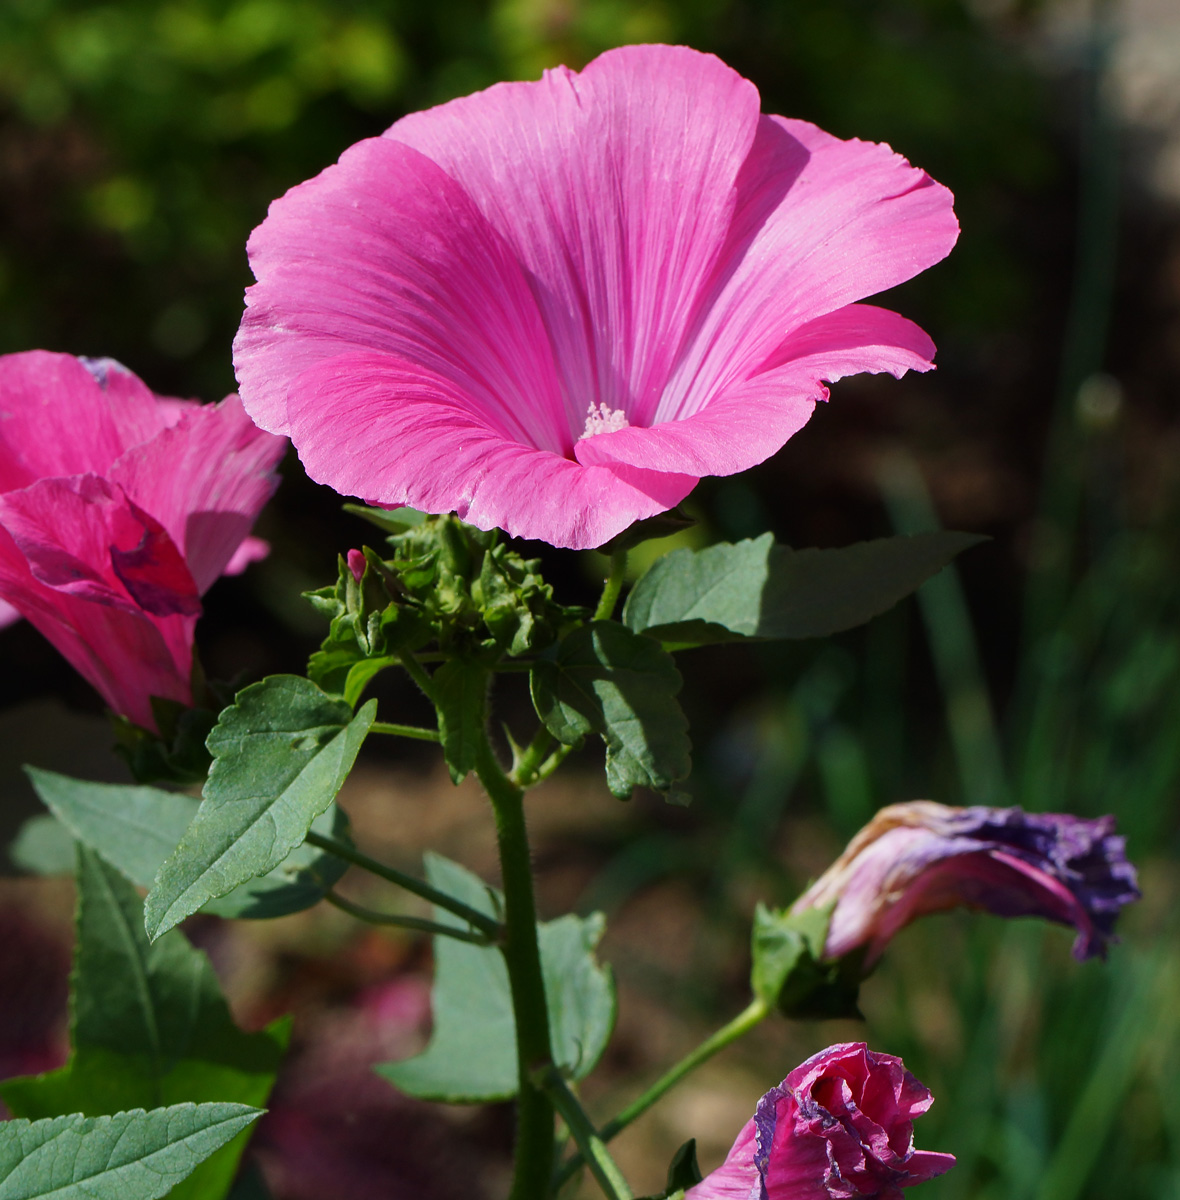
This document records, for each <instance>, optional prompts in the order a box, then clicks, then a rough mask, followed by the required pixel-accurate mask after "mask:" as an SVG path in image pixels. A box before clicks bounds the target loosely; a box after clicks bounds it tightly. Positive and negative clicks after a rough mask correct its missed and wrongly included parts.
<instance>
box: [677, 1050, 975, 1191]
mask: <svg viewBox="0 0 1180 1200" xmlns="http://www.w3.org/2000/svg"><path fill="white" fill-rule="evenodd" d="M933 1102H934V1097H933V1096H931V1094H930V1090H929V1088H927V1087H925V1086H924V1085H923V1084H921V1083H919V1082H918V1080H916V1079H915V1078H914V1077H913V1076H912V1075H911V1074H910V1073H909V1071H907V1070H906V1069H905V1067H904V1066H903V1065H902V1062H901V1059H900V1058H894V1057H893V1056H892V1055H890V1054H874V1053H873V1052H872V1051H871V1050H870V1049H869V1048H868V1047H867V1046H866V1045H865V1044H864V1043H863V1042H845V1043H843V1044H842V1045H838V1046H829V1047H828V1048H827V1049H826V1050H821V1051H820V1052H819V1053H818V1054H815V1055H812V1057H811V1058H809V1059H808V1060H807V1061H806V1062H805V1063H803V1065H802V1066H799V1067H796V1068H795V1070H793V1071H792V1072H791V1073H790V1075H788V1076H787V1077H786V1079H784V1080H783V1082H782V1084H781V1086H779V1087H776V1088H771V1089H770V1091H769V1092H767V1093H766V1095H765V1096H763V1097H762V1099H761V1100H760V1101H759V1103H758V1108H757V1110H756V1111H755V1113H754V1119H753V1120H752V1121H750V1122H749V1124H747V1125H746V1127H745V1128H744V1129H743V1130H742V1131H741V1133H739V1134H738V1138H737V1141H736V1142H734V1144H733V1149H732V1150H730V1152H729V1155H728V1157H727V1158H726V1160H725V1162H724V1163H723V1164H722V1165H721V1166H720V1167H718V1168H717V1170H716V1171H714V1172H712V1174H710V1175H708V1176H706V1177H705V1179H703V1180H702V1181H701V1182H700V1183H698V1184H697V1185H696V1186H695V1187H690V1188H689V1189H688V1191H687V1192H686V1193H685V1200H853V1198H855V1200H862V1198H865V1200H869V1198H873V1200H901V1189H902V1188H905V1187H910V1186H912V1185H913V1184H915V1183H925V1182H926V1180H928V1179H933V1178H934V1176H936V1175H941V1174H943V1173H944V1172H945V1171H949V1170H950V1168H951V1167H953V1166H954V1165H955V1159H954V1155H952V1154H937V1153H934V1152H932V1151H928V1150H915V1149H914V1127H913V1120H914V1118H915V1117H919V1116H921V1115H922V1113H924V1112H925V1111H926V1110H927V1109H928V1108H929V1107H930V1105H931V1104H932V1103H933Z"/></svg>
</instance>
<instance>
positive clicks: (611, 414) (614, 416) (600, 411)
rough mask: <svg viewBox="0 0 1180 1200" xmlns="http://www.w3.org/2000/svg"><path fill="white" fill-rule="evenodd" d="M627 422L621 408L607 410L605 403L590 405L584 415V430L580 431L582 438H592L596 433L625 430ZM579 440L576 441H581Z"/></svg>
mask: <svg viewBox="0 0 1180 1200" xmlns="http://www.w3.org/2000/svg"><path fill="white" fill-rule="evenodd" d="M628 424H629V422H628V421H627V414H626V413H625V412H623V410H622V409H621V408H607V406H606V403H605V401H604V402H603V403H602V404H593V403H592V404H591V405H590V408H589V410H588V411H587V413H586V428H585V429H583V430H582V437H583V438H588V437H593V436H594V435H595V434H596V433H614V432H615V431H616V430H619V429H626V428H627V426H628ZM581 440H582V438H579V439H578V441H581Z"/></svg>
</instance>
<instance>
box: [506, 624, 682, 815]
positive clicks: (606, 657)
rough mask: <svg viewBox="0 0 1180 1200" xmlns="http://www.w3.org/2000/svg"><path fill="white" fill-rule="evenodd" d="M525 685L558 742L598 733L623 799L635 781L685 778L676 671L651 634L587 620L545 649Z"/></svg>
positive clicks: (663, 786) (648, 783)
mask: <svg viewBox="0 0 1180 1200" xmlns="http://www.w3.org/2000/svg"><path fill="white" fill-rule="evenodd" d="M530 684H531V688H532V695H533V704H534V706H535V707H536V710H537V713H538V715H539V716H540V718H541V720H542V721H543V722H544V723H545V727H546V728H547V729H548V730H549V732H550V733H551V734H553V736H554V737H555V738H557V739H558V741H560V742H564V743H565V744H566V745H567V746H569V745H576V744H577V743H578V742H580V741H581V740H582V738H584V737H585V736H586V734H588V733H597V734H600V735H601V736H602V738H603V740H604V741H605V742H606V778H607V784H608V786H609V787H610V790H611V791H612V792H613V793H614V795H616V796H620V797H622V798H624V799H626V798H627V797H628V796H630V795H631V791H632V789H633V788H636V787H649V788H654V789H655V790H656V791H661V792H667V791H669V790H670V789H671V788H672V787H673V785H674V784H675V783H676V781H677V780H680V779H684V778H686V777H687V775H688V773H689V770H690V768H691V762H690V758H689V753H690V751H691V749H692V745H691V743H690V742H689V740H688V722H687V720H686V719H685V717H684V713H683V712H682V711H681V709H680V704H679V702H678V701H677V700H676V695H677V693H678V692H679V691H680V684H681V678H680V672H679V671H677V669H676V664H675V662H674V661H673V660H672V657H671V655H669V654H668V653H666V652H665V651H664V650H663V649H662V648H661V647H660V646H659V645H657V644H656V643H655V642H653V641H652V639H651V638H647V637H642V636H641V635H639V634H637V633H633V632H632V631H631V630H629V629H627V628H626V627H625V626H623V625H619V624H618V623H616V622H614V621H593V622H591V623H590V624H589V625H584V626H582V627H580V628H578V629H575V630H573V632H571V633H569V634H567V635H566V636H565V637H564V638H563V639H562V640H561V642H560V643H559V644H558V645H557V646H556V647H555V648H554V649H553V650H551V651H549V652H547V653H546V655H545V656H544V657H543V658H541V659H540V660H539V661H538V662H537V663H536V665H535V666H534V667H533V670H532V674H531V677H530Z"/></svg>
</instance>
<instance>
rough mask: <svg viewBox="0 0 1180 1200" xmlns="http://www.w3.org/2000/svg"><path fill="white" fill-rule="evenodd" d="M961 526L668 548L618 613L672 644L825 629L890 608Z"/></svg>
mask: <svg viewBox="0 0 1180 1200" xmlns="http://www.w3.org/2000/svg"><path fill="white" fill-rule="evenodd" d="M986 540H987V539H986V538H984V537H980V536H978V535H976V534H970V533H952V532H948V531H940V532H936V533H919V534H914V535H913V536H901V537H891V538H878V539H877V540H876V541H871V542H858V543H857V544H855V545H852V546H844V547H841V548H840V549H837V550H792V549H791V548H790V547H788V546H778V545H775V543H774V538H773V537H772V535H771V534H769V533H766V534H763V535H762V536H761V537H758V538H754V539H752V540H747V541H742V542H734V543H730V542H721V543H719V544H717V545H715V546H708V547H706V548H705V549H704V550H690V549H680V550H673V551H672V552H671V553H670V554H666V555H664V557H663V558H660V559H657V560H656V562H655V563H653V564H652V566H651V568H650V569H649V570H648V571H647V572H646V574H644V575H643V577H642V578H641V579H640V580H639V582H638V583H636V585H635V587H634V588H633V589H632V591H631V594H630V595H629V596H628V597H627V604H626V607H625V608H624V610H623V620H624V622H625V623H626V624H627V626H628V627H629V628H630V629H633V630H635V631H636V632H637V633H640V632H641V633H646V634H648V635H649V636H650V637H653V638H657V639H659V640H660V641H662V642H665V643H669V644H674V645H677V646H702V645H706V644H708V643H711V642H727V641H738V640H742V639H746V638H756V639H767V638H812V637H826V636H827V635H829V634H832V633H839V632H841V631H842V630H845V629H852V628H853V627H855V626H857V625H862V624H864V623H865V622H866V621H868V620H871V619H872V618H873V617H875V616H877V615H878V614H879V613H883V612H885V611H886V610H887V609H889V608H892V607H893V605H894V604H896V603H897V602H898V601H899V600H900V599H902V597H904V596H907V595H909V594H910V593H911V592H913V591H914V590H916V589H917V588H918V587H920V586H921V584H923V583H924V582H925V581H926V580H927V579H929V578H930V576H932V575H934V574H936V573H937V572H938V571H941V570H942V569H943V567H945V566H946V565H947V564H948V563H949V562H950V561H951V560H952V559H953V558H954V557H955V555H957V554H959V553H961V552H962V551H964V550H966V549H968V548H969V547H971V546H975V545H978V544H979V543H980V542H983V541H986Z"/></svg>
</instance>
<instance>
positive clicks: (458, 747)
mask: <svg viewBox="0 0 1180 1200" xmlns="http://www.w3.org/2000/svg"><path fill="white" fill-rule="evenodd" d="M490 678H491V675H490V673H489V671H488V669H487V667H485V666H483V665H482V664H481V663H479V662H476V661H474V660H472V659H464V658H454V659H451V661H450V662H446V663H443V665H442V666H441V667H439V669H438V670H437V671H435V673H434V675H433V676H432V679H431V682H432V684H433V689H434V703H435V707H436V708H437V709H438V732H439V737H440V738H441V739H442V750H443V757H444V758H445V759H446V763H447V769H448V770H449V771H450V773H451V780H452V782H453V783H462V782H463V780H464V778H465V777H466V775H467V773H468V772H469V771H474V770H475V761H476V755H477V753H478V748H479V745H480V742H481V741H482V740H483V737H484V724H485V722H486V719H487V716H486V712H487V695H488V680H489V679H490Z"/></svg>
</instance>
